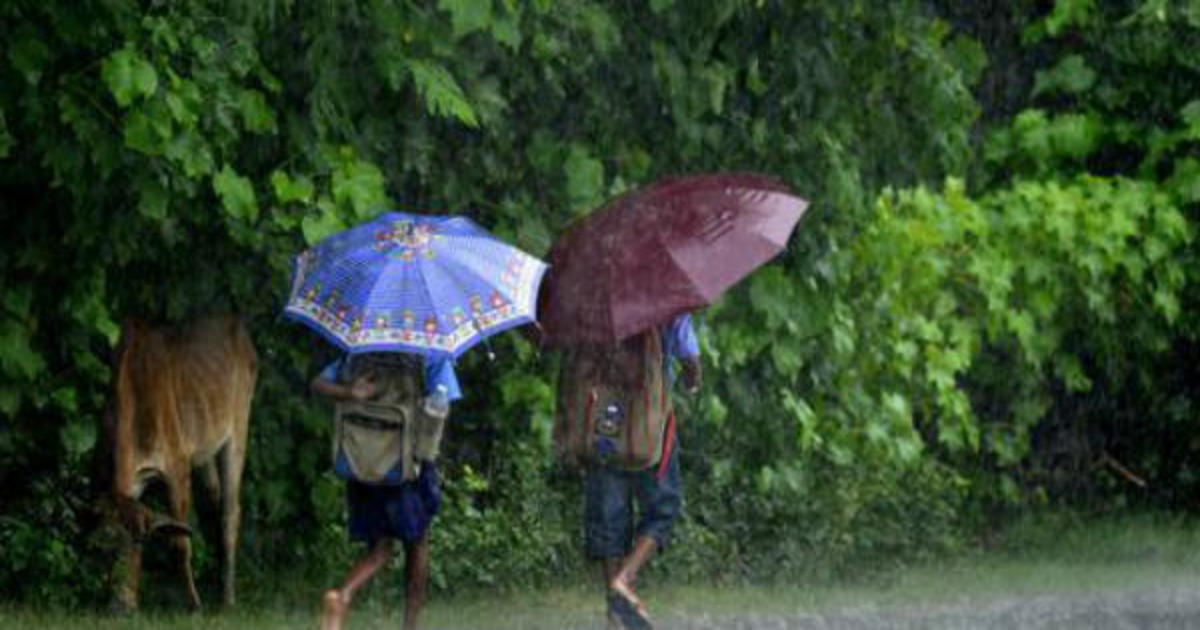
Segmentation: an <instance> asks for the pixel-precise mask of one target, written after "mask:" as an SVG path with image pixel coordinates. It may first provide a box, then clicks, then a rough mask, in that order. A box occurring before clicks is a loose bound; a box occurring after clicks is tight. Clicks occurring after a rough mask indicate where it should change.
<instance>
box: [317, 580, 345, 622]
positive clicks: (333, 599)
mask: <svg viewBox="0 0 1200 630" xmlns="http://www.w3.org/2000/svg"><path fill="white" fill-rule="evenodd" d="M348 607H349V602H347V601H346V600H345V599H343V598H342V593H341V591H339V590H337V589H336V588H331V589H329V590H328V591H325V595H324V597H322V598H321V630H341V628H342V622H343V621H345V619H346V609H347V608H348Z"/></svg>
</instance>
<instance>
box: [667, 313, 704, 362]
mask: <svg viewBox="0 0 1200 630" xmlns="http://www.w3.org/2000/svg"><path fill="white" fill-rule="evenodd" d="M661 334H662V338H663V354H665V355H667V356H668V357H675V358H676V359H686V358H688V357H698V356H700V340H698V339H697V338H696V329H695V328H693V327H692V314H691V313H684V314H682V315H680V316H678V317H676V318H675V319H673V320H671V321H670V323H668V324H666V325H664V326H663V327H662V329H661Z"/></svg>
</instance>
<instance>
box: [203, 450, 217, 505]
mask: <svg viewBox="0 0 1200 630" xmlns="http://www.w3.org/2000/svg"><path fill="white" fill-rule="evenodd" d="M200 479H201V481H203V482H204V493H205V494H207V495H208V501H209V505H211V506H213V507H214V508H215V507H216V506H218V505H221V476H220V473H219V471H218V470H217V462H216V459H212V460H209V462H208V463H206V464H204V465H203V466H201V468H200Z"/></svg>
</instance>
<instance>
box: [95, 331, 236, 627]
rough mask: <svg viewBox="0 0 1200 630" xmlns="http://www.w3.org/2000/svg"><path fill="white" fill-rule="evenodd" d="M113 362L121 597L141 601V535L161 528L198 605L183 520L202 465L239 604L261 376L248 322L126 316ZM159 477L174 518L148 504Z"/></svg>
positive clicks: (229, 583) (132, 604)
mask: <svg viewBox="0 0 1200 630" xmlns="http://www.w3.org/2000/svg"><path fill="white" fill-rule="evenodd" d="M114 363H115V366H114V392H113V395H114V399H113V401H112V403H113V404H112V407H111V409H110V413H109V426H108V429H109V439H110V440H111V442H110V446H111V449H112V456H113V459H112V463H113V479H112V492H113V499H114V500H115V502H116V505H117V508H118V510H119V514H120V516H121V518H122V520H123V521H124V525H125V527H126V528H127V530H128V533H129V534H130V536H129V537H128V540H127V544H125V545H123V547H124V548H123V550H122V552H121V556H122V557H121V559H120V560H119V561H118V564H117V567H118V570H117V571H116V573H117V575H116V576H115V578H116V581H117V583H116V589H117V590H116V601H115V603H116V604H117V606H119V607H120V608H122V609H124V610H133V609H136V608H137V595H138V585H139V583H140V581H141V554H142V541H143V540H144V538H145V536H146V534H148V533H151V532H154V531H160V532H163V533H167V534H170V535H171V537H170V539H171V543H172V544H173V545H174V546H175V548H176V551H177V553H178V555H179V562H180V564H181V568H182V570H183V574H184V580H185V584H186V588H187V595H188V601H189V604H190V606H191V607H192V608H193V609H197V608H199V607H200V596H199V594H198V593H197V592H196V584H195V581H194V580H193V577H192V559H191V554H192V545H191V539H190V538H189V537H188V534H189V533H190V532H189V530H188V529H187V526H186V525H185V523H186V522H187V520H188V510H189V507H190V504H191V501H192V492H191V472H192V469H193V468H203V472H204V475H203V479H204V480H205V482H206V483H205V485H206V486H208V488H209V490H210V492H211V493H212V495H213V497H214V498H219V501H220V503H221V512H222V522H223V530H222V534H223V535H222V547H223V552H224V556H223V559H224V562H223V568H224V574H223V576H222V577H223V586H224V601H225V604H226V605H232V604H233V603H234V599H235V590H234V576H235V568H234V567H235V565H234V563H235V554H236V551H237V537H238V525H239V522H240V520H241V507H240V505H239V503H238V497H239V494H240V486H241V476H242V467H243V464H244V462H245V458H246V435H247V427H248V424H249V419H250V401H251V399H252V398H253V396H254V384H255V379H256V378H257V354H256V353H255V350H254V346H253V344H252V343H251V342H250V336H249V334H247V332H246V327H245V324H244V323H243V322H242V321H241V319H240V318H237V317H234V316H221V317H211V318H206V319H200V320H196V321H193V322H191V323H188V324H185V325H182V326H178V327H169V328H157V327H151V326H148V325H146V324H144V323H139V322H127V323H126V324H125V325H124V326H123V328H122V331H121V342H120V344H119V346H118V349H117V354H116V359H115V362H114ZM218 464H219V469H220V470H219V472H218ZM218 476H219V478H218ZM154 479H161V480H162V481H163V482H164V483H165V485H166V490H167V501H168V504H169V506H170V513H171V514H170V517H169V518H168V517H163V516H162V515H159V514H157V513H154V512H152V511H150V510H148V509H147V508H146V507H144V506H143V505H142V504H141V503H140V498H141V495H142V492H143V490H145V488H146V485H147V483H148V482H150V481H151V480H154Z"/></svg>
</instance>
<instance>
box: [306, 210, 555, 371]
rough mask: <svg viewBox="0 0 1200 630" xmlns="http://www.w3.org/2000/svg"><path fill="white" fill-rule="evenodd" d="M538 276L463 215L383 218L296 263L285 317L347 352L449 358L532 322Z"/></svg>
mask: <svg viewBox="0 0 1200 630" xmlns="http://www.w3.org/2000/svg"><path fill="white" fill-rule="evenodd" d="M545 271H546V265H545V263H543V262H542V261H540V260H538V259H536V258H534V257H532V256H530V255H529V254H526V253H525V252H522V251H521V250H519V249H517V248H515V247H513V246H511V245H509V244H507V243H505V242H503V241H501V240H499V239H496V238H495V237H493V236H492V235H490V234H488V233H487V232H486V231H484V230H483V228H481V227H479V226H478V225H476V224H475V223H474V222H473V221H471V220H470V219H467V218H465V217H445V216H423V215H414V214H408V213H404V212H388V213H384V214H382V215H380V216H379V217H377V218H375V219H374V220H372V221H368V222H367V223H364V224H362V225H359V226H357V227H354V228H351V229H349V230H346V231H344V232H340V233H338V234H335V235H333V236H330V237H328V238H326V239H324V240H322V241H320V242H319V243H317V244H316V245H315V246H313V248H312V249H309V250H307V251H305V252H304V253H302V254H300V255H299V256H297V257H296V263H295V271H294V273H293V276H292V288H291V294H290V297H289V298H288V302H287V306H286V307H285V308H284V315H285V316H286V317H288V318H290V319H294V320H296V321H299V322H301V323H303V324H306V325H308V326H309V327H311V328H313V329H314V330H316V331H317V332H319V333H321V334H322V335H323V336H324V337H325V338H326V339H328V340H329V341H331V342H333V343H334V344H335V345H337V346H338V347H340V348H342V349H343V350H346V351H348V352H412V353H417V354H423V355H428V356H449V357H457V356H459V355H460V354H462V352H463V351H465V350H466V349H467V348H469V347H471V346H472V345H474V344H475V343H478V342H479V341H481V340H483V339H484V338H485V337H488V336H490V335H492V334H495V333H498V332H500V331H503V330H506V329H508V328H512V327H514V326H518V325H521V324H524V323H528V322H532V321H534V318H535V314H536V302H537V294H538V286H539V284H540V283H541V280H542V275H543V274H544V273H545Z"/></svg>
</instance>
